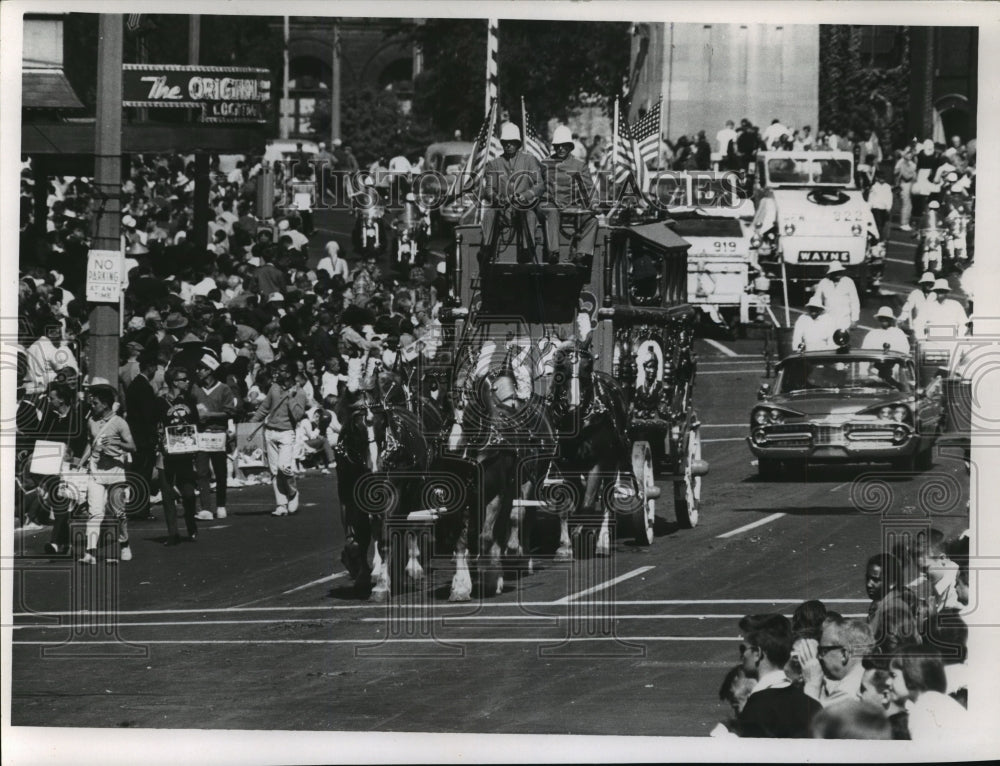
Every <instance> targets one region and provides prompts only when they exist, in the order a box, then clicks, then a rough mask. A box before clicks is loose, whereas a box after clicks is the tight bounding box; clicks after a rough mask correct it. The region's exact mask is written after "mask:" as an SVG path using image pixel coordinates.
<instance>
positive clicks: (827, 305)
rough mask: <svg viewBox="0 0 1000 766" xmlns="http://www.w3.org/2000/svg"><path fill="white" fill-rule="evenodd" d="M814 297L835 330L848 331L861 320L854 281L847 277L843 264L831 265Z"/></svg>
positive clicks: (859, 302)
mask: <svg viewBox="0 0 1000 766" xmlns="http://www.w3.org/2000/svg"><path fill="white" fill-rule="evenodd" d="M816 297H817V298H819V300H820V302H821V303H822V304H823V308H824V309H825V310H826V316H827V320H828V321H829V322H830V323H831V324H832V325H833V326H834V329H835V330H850V329H851V328H853V327H854V326H855V325H856V324H857V323H858V319H860V318H861V301H859V300H858V289H857V287H855V286H854V280H853V279H849V278H848V277H847V270H846V269H845V268H844V266H843V264H840V263H831V264H830V268H828V269H827V270H826V277H824V278H823V279H821V280H820V281H819V284H818V285H816Z"/></svg>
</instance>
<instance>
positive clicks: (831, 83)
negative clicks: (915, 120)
mask: <svg viewBox="0 0 1000 766" xmlns="http://www.w3.org/2000/svg"><path fill="white" fill-rule="evenodd" d="M861 34H862V33H861V28H860V27H857V26H849V25H844V24H838V25H822V26H820V52H819V122H820V126H821V127H822V128H824V129H828V130H829V129H832V130H834V131H836V132H838V133H840V134H841V135H843V134H844V133H846V132H847V130H848V129H853V130H854V131H855V133H857V134H859V135H861V136H865V137H866V136H867V134H868V132H869V131H870V130H873V129H874V130H875V131H876V133H877V134H878V136H879V140H880V142H881V143H882V146H883V147H898V146H901V145H902V144H903V143H905V141H906V140H907V139H908V138H909V137H908V136H907V135H906V129H907V126H906V117H907V111H908V109H909V102H910V87H911V76H910V40H909V30H908V29H907V28H906V27H903V28H902V29H901V32H900V38H899V40H898V42H897V45H899V46H900V51H899V58H898V63H897V65H896V66H892V67H879V66H872V65H871V64H870V63H869V62H867V61H866V60H864V57H863V56H862V51H861Z"/></svg>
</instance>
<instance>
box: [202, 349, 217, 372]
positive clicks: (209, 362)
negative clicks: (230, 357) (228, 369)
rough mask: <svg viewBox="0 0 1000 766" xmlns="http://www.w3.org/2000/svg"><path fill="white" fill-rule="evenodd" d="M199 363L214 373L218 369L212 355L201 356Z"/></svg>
mask: <svg viewBox="0 0 1000 766" xmlns="http://www.w3.org/2000/svg"><path fill="white" fill-rule="evenodd" d="M201 363H202V364H203V365H205V366H206V367H207V368H208V369H210V370H213V371H214V370H217V369H219V360H218V359H216V358H215V355H214V354H207V353H206V354H203V355H202V357H201Z"/></svg>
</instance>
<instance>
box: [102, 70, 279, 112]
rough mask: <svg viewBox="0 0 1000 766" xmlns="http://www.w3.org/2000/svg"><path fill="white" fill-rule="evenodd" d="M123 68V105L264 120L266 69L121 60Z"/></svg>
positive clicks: (268, 88) (267, 90) (267, 84)
mask: <svg viewBox="0 0 1000 766" xmlns="http://www.w3.org/2000/svg"><path fill="white" fill-rule="evenodd" d="M122 69H123V72H122V106H129V107H144V108H147V109H148V108H157V107H167V108H171V107H172V108H187V109H201V121H202V122H242V123H246V122H266V120H267V113H266V108H267V105H268V104H269V103H270V101H271V73H270V72H269V71H268V70H267V69H256V68H250V67H211V66H180V65H173V64H125V65H124V66H123V67H122Z"/></svg>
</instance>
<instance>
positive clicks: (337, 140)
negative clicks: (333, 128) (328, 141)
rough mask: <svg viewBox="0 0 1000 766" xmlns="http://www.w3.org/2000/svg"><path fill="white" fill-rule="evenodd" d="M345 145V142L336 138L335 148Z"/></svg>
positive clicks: (334, 140)
mask: <svg viewBox="0 0 1000 766" xmlns="http://www.w3.org/2000/svg"><path fill="white" fill-rule="evenodd" d="M343 143H344V142H343V141H341V140H340V139H339V138H335V139H333V145H334V146H340V145H341V144H343Z"/></svg>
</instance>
